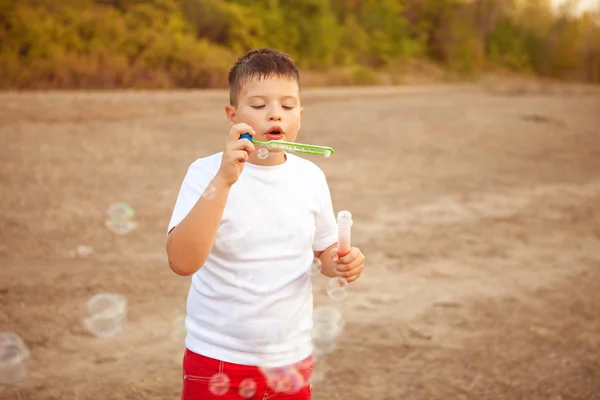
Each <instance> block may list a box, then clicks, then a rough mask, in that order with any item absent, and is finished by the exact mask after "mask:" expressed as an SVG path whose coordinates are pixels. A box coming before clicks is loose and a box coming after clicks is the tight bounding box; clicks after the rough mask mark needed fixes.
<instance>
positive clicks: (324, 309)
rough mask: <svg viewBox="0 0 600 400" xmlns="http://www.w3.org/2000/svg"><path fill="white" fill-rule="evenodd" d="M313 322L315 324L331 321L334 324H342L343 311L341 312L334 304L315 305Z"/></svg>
mask: <svg viewBox="0 0 600 400" xmlns="http://www.w3.org/2000/svg"><path fill="white" fill-rule="evenodd" d="M313 323H314V324H315V325H319V324H329V323H332V324H334V325H342V324H343V320H342V313H341V312H339V311H338V309H337V308H335V307H332V306H319V307H315V309H314V311H313Z"/></svg>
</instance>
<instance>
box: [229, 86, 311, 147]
mask: <svg viewBox="0 0 600 400" xmlns="http://www.w3.org/2000/svg"><path fill="white" fill-rule="evenodd" d="M226 112H227V118H228V119H229V121H230V122H231V123H232V124H239V123H241V122H243V123H246V124H248V125H250V126H251V127H252V128H254V131H255V132H256V135H255V136H254V139H256V140H260V141H264V142H268V141H269V140H283V141H286V142H293V141H295V140H296V137H297V136H298V131H299V130H300V119H301V116H302V107H301V106H300V88H299V87H298V83H297V82H296V81H295V80H291V79H288V78H287V77H279V76H277V75H274V76H272V77H269V78H265V79H261V80H258V79H254V80H252V81H250V82H248V83H245V84H244V85H243V86H242V88H241V90H240V93H239V95H238V104H237V107H233V106H231V105H227V107H226Z"/></svg>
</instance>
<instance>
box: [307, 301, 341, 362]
mask: <svg viewBox="0 0 600 400" xmlns="http://www.w3.org/2000/svg"><path fill="white" fill-rule="evenodd" d="M343 329H344V321H343V319H342V314H341V313H340V312H339V311H338V310H337V309H336V308H335V307H331V306H320V307H317V308H315V310H314V312H313V328H312V342H313V347H314V352H315V354H316V355H318V356H319V355H325V354H329V353H331V352H332V351H333V350H335V347H336V339H337V338H338V337H339V335H340V334H341V333H342V331H343Z"/></svg>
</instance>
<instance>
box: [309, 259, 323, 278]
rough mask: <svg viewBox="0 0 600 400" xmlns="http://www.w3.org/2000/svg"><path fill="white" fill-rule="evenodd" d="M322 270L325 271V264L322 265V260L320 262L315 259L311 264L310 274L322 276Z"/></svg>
mask: <svg viewBox="0 0 600 400" xmlns="http://www.w3.org/2000/svg"><path fill="white" fill-rule="evenodd" d="M322 269H323V264H321V260H319V259H318V258H317V257H315V258H313V261H312V263H311V264H310V274H311V275H317V274H320V273H321V270H322Z"/></svg>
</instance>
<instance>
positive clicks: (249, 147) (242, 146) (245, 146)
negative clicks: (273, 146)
mask: <svg viewBox="0 0 600 400" xmlns="http://www.w3.org/2000/svg"><path fill="white" fill-rule="evenodd" d="M233 148H234V149H236V150H244V151H247V152H248V153H252V152H253V151H254V144H253V143H252V142H251V141H249V140H248V139H242V140H238V141H236V142H235V143H234V144H233Z"/></svg>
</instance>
